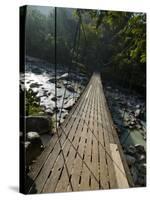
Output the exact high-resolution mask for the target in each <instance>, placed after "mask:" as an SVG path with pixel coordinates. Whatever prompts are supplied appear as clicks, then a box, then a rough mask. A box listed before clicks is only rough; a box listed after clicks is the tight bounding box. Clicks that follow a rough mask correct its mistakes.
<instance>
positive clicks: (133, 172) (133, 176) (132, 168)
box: [131, 166, 138, 183]
mask: <svg viewBox="0 0 150 200" xmlns="http://www.w3.org/2000/svg"><path fill="white" fill-rule="evenodd" d="M131 175H132V178H133V182H134V183H137V180H138V170H137V169H136V168H135V167H134V166H132V167H131Z"/></svg>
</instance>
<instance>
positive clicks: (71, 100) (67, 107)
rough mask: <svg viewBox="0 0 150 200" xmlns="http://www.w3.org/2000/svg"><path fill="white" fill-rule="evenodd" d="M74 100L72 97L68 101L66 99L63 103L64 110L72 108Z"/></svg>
mask: <svg viewBox="0 0 150 200" xmlns="http://www.w3.org/2000/svg"><path fill="white" fill-rule="evenodd" d="M74 103H75V100H74V99H70V100H69V101H67V102H66V103H65V105H64V109H66V110H70V109H71V108H72V106H73V105H74Z"/></svg>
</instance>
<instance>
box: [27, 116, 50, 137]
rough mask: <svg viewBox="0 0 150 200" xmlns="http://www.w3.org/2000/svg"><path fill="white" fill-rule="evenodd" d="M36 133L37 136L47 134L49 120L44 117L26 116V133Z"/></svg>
mask: <svg viewBox="0 0 150 200" xmlns="http://www.w3.org/2000/svg"><path fill="white" fill-rule="evenodd" d="M30 131H33V132H38V133H39V134H43V133H48V132H49V131H50V123H49V119H48V118H47V117H44V116H28V117H26V132H27V133H28V132H30Z"/></svg>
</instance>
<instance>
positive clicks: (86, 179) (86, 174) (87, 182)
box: [79, 80, 95, 190]
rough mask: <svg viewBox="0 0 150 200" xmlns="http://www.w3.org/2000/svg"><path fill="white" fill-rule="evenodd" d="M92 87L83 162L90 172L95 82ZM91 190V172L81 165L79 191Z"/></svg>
mask: <svg viewBox="0 0 150 200" xmlns="http://www.w3.org/2000/svg"><path fill="white" fill-rule="evenodd" d="M92 85H93V91H94V93H93V96H92V101H93V102H92V104H91V106H90V107H89V110H88V112H89V113H87V115H90V117H89V119H88V121H87V122H86V123H88V127H87V124H85V126H86V130H87V133H86V134H87V144H86V147H85V162H86V164H87V165H88V167H89V168H90V169H91V171H92V172H93V169H92V165H91V156H92V155H91V153H92V146H93V144H92V136H93V135H92V133H91V131H93V130H94V129H93V117H94V100H95V80H94V81H93V83H92ZM90 189H91V172H90V171H89V169H88V168H87V166H86V165H85V164H83V169H82V173H81V183H80V186H79V190H90Z"/></svg>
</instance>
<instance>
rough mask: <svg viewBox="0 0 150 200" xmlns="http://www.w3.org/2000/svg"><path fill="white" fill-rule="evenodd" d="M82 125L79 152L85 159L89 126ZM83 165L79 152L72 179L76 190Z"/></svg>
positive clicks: (87, 115) (90, 95)
mask: <svg viewBox="0 0 150 200" xmlns="http://www.w3.org/2000/svg"><path fill="white" fill-rule="evenodd" d="M92 94H93V91H90V94H89V96H88V98H89V103H87V104H86V106H87V111H86V113H84V114H85V116H86V118H85V122H86V123H87V122H88V119H89V114H90V113H89V109H90V105H91V101H92V97H93V95H92ZM80 126H81V127H83V129H82V137H81V141H80V145H79V149H78V152H79V153H80V155H81V157H82V158H83V160H84V159H85V156H84V153H85V147H86V145H87V126H86V125H85V123H83V122H82V123H81V124H80ZM84 161H85V160H84ZM82 167H83V161H82V160H81V158H80V157H79V155H78V154H77V156H76V159H75V162H74V168H73V170H72V179H71V180H72V184H73V188H74V190H75V191H77V190H80V182H81V173H82ZM69 190H70V188H69V187H68V191H69Z"/></svg>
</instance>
